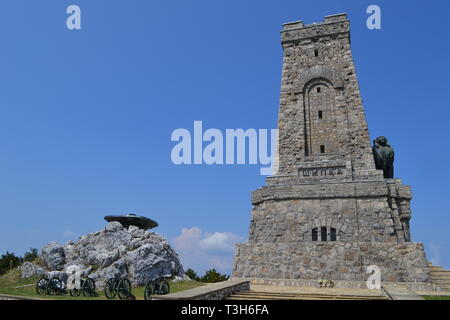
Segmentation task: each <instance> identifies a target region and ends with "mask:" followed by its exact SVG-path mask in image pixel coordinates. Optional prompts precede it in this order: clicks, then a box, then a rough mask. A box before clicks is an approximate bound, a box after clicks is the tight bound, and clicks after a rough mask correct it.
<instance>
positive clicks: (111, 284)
mask: <svg viewBox="0 0 450 320" xmlns="http://www.w3.org/2000/svg"><path fill="white" fill-rule="evenodd" d="M115 284H116V281H115V279H109V280H108V281H107V282H106V285H105V296H106V297H107V298H108V299H114V298H115V297H116V294H117V291H116V288H115Z"/></svg>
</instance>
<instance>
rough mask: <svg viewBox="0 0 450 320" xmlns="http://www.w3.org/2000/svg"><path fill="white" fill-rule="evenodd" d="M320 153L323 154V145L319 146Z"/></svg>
mask: <svg viewBox="0 0 450 320" xmlns="http://www.w3.org/2000/svg"><path fill="white" fill-rule="evenodd" d="M320 153H325V146H324V145H321V146H320Z"/></svg>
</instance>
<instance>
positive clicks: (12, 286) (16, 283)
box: [0, 269, 205, 300]
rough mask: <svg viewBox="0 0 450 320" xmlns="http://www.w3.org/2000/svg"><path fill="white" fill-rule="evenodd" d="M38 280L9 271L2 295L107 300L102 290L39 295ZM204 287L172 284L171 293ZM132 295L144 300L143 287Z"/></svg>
mask: <svg viewBox="0 0 450 320" xmlns="http://www.w3.org/2000/svg"><path fill="white" fill-rule="evenodd" d="M38 280H39V277H36V278H28V279H22V278H21V277H20V272H19V271H18V270H17V269H16V270H12V271H9V272H8V273H6V274H4V275H2V276H0V294H7V295H13V296H26V297H32V298H39V299H50V300H107V299H106V297H105V295H104V293H103V291H101V290H97V293H98V294H99V296H98V297H83V296H80V297H71V296H70V295H69V294H67V295H60V296H42V295H38V294H37V293H36V290H35V285H36V282H37V281H38ZM203 285H205V283H202V282H197V281H179V282H170V292H171V293H175V292H180V291H185V290H189V289H192V288H196V287H200V286H203ZM131 293H132V294H133V295H134V296H135V297H136V299H137V300H143V299H144V287H143V286H141V287H136V288H132V290H131ZM116 299H118V298H116Z"/></svg>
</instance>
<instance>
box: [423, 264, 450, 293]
mask: <svg viewBox="0 0 450 320" xmlns="http://www.w3.org/2000/svg"><path fill="white" fill-rule="evenodd" d="M428 267H429V268H430V274H431V283H433V285H435V286H436V287H438V289H439V290H438V291H448V292H450V270H445V269H443V268H442V267H440V266H434V265H433V264H432V263H431V262H429V263H428Z"/></svg>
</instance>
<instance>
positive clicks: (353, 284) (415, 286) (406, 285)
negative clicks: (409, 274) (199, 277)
mask: <svg viewBox="0 0 450 320" xmlns="http://www.w3.org/2000/svg"><path fill="white" fill-rule="evenodd" d="M231 279H232V280H233V281H238V280H240V281H243V280H246V281H249V282H250V284H251V285H273V286H287V287H306V288H308V287H312V288H319V284H318V280H302V279H271V278H239V277H232V278H231ZM334 283H335V288H338V289H339V288H345V289H367V285H366V282H365V281H342V280H334ZM385 286H388V287H390V288H401V289H408V290H412V291H418V292H428V293H430V292H431V293H433V294H434V295H437V294H439V291H436V288H435V287H434V286H433V284H431V283H425V282H423V283H422V282H387V281H386V282H385V281H383V282H382V287H385ZM375 291H376V290H375ZM444 294H445V293H444Z"/></svg>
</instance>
